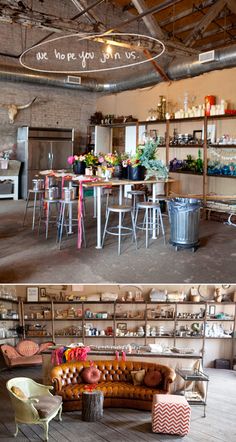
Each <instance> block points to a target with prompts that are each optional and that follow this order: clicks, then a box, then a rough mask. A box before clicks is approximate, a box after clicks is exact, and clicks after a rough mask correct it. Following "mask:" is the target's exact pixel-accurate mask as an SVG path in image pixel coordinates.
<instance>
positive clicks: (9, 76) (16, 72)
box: [0, 65, 103, 92]
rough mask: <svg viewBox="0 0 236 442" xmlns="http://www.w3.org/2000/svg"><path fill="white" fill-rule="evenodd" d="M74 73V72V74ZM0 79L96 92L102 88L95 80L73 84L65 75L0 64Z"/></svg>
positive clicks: (83, 80) (85, 80)
mask: <svg viewBox="0 0 236 442" xmlns="http://www.w3.org/2000/svg"><path fill="white" fill-rule="evenodd" d="M75 75H76V74H75ZM0 81H14V82H18V83H21V82H23V83H33V84H39V85H46V86H52V87H62V88H68V89H77V90H80V91H88V92H96V91H97V90H100V91H101V90H102V88H103V84H99V83H98V82H97V81H96V80H93V79H88V78H83V77H82V84H74V83H68V82H67V76H66V75H61V74H58V75H55V74H47V73H44V72H33V71H32V72H30V73H29V72H26V71H25V70H23V69H20V68H18V67H15V66H14V67H11V66H6V65H4V66H0Z"/></svg>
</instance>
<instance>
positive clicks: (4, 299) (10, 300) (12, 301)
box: [0, 297, 19, 304]
mask: <svg viewBox="0 0 236 442" xmlns="http://www.w3.org/2000/svg"><path fill="white" fill-rule="evenodd" d="M0 302H10V303H11V304H18V302H19V301H18V300H16V299H9V298H3V297H0Z"/></svg>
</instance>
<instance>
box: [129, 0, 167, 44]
mask: <svg viewBox="0 0 236 442" xmlns="http://www.w3.org/2000/svg"><path fill="white" fill-rule="evenodd" d="M132 3H133V5H134V6H135V8H136V9H137V11H138V13H139V14H142V13H143V12H145V11H146V10H147V5H146V4H145V1H144V0H133V1H132ZM143 21H144V23H145V25H146V27H147V28H148V30H149V32H150V34H151V35H152V36H153V37H157V38H161V39H163V38H164V37H165V36H166V35H165V32H164V31H163V30H162V29H161V27H160V26H159V24H158V22H157V20H155V18H154V17H153V15H152V14H150V15H149V16H145V17H143Z"/></svg>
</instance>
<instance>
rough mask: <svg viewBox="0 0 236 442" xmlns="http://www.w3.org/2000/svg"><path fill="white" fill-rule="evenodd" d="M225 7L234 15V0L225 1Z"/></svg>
mask: <svg viewBox="0 0 236 442" xmlns="http://www.w3.org/2000/svg"><path fill="white" fill-rule="evenodd" d="M227 6H228V8H229V9H230V11H232V12H233V13H234V14H236V3H235V0H227Z"/></svg>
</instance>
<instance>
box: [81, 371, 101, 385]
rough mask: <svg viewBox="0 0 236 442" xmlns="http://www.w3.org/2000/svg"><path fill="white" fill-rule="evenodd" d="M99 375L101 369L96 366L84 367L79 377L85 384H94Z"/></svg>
mask: <svg viewBox="0 0 236 442" xmlns="http://www.w3.org/2000/svg"><path fill="white" fill-rule="evenodd" d="M100 376H101V371H100V370H98V368H96V367H88V368H84V369H83V371H82V373H81V377H82V379H83V381H84V383H85V384H96V383H97V382H98V381H99V379H100Z"/></svg>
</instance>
